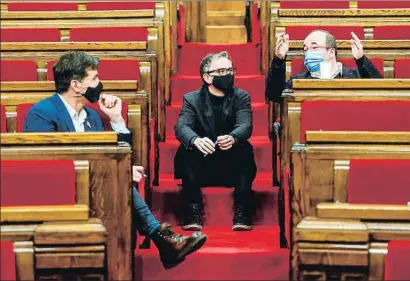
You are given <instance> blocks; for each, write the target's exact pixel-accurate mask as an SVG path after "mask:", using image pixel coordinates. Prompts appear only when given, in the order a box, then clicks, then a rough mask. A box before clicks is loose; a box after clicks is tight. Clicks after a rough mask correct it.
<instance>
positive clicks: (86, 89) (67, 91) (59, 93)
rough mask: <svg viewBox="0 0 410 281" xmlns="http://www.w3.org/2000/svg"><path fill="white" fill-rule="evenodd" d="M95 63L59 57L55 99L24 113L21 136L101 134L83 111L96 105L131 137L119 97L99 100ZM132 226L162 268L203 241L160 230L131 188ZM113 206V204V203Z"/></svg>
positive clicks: (165, 227) (137, 170)
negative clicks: (150, 246) (146, 241)
mask: <svg viewBox="0 0 410 281" xmlns="http://www.w3.org/2000/svg"><path fill="white" fill-rule="evenodd" d="M98 66H99V60H98V59H97V58H96V57H93V56H90V55H88V54H86V53H84V52H71V53H67V54H65V55H63V56H61V57H60V58H59V59H58V61H57V62H56V64H55V65H54V66H53V72H54V80H55V87H56V93H55V94H54V95H53V96H51V97H49V98H46V99H44V100H42V101H40V102H39V103H37V104H35V105H34V106H33V107H32V108H31V109H30V110H29V112H28V113H27V116H26V120H25V125H24V131H25V132H95V131H104V127H103V124H102V121H101V117H100V116H99V114H98V113H97V112H96V111H94V110H93V109H91V108H88V107H86V106H85V105H86V104H87V103H89V102H98V104H99V107H100V109H101V111H102V112H103V113H104V114H106V115H107V116H108V117H109V119H110V122H111V126H112V129H113V130H114V131H115V132H117V133H122V134H130V131H129V130H128V129H127V128H126V126H125V121H124V119H123V118H122V114H121V109H122V106H121V100H120V99H119V98H118V97H115V96H111V95H105V94H101V92H102V90H103V85H102V83H101V81H100V80H99V78H98V71H97V68H98ZM143 172H144V168H143V167H141V166H133V180H134V181H135V182H139V181H140V180H141V179H142V177H143ZM132 191H133V204H134V212H135V224H136V228H137V230H138V231H139V232H140V234H141V235H144V236H147V237H149V238H151V239H152V241H153V242H154V244H155V245H156V246H157V248H158V250H159V254H160V257H161V261H162V263H163V266H164V267H165V268H167V269H168V268H171V267H174V266H175V265H177V264H179V263H180V262H182V261H183V260H184V259H185V257H186V256H187V255H188V254H190V253H192V252H194V251H196V250H198V249H199V248H200V247H202V245H203V244H204V243H205V241H206V236H205V235H203V234H202V233H200V232H196V233H194V234H192V235H191V236H183V235H180V234H177V233H175V232H174V231H173V230H172V228H171V225H169V224H168V223H163V224H160V223H159V222H158V221H157V220H156V219H155V217H154V216H153V214H152V213H151V211H150V210H149V208H148V206H147V205H146V204H145V202H144V200H143V199H142V198H141V196H140V195H139V193H138V191H137V188H136V186H135V185H134V186H133V190H132ZM113 199H114V200H115V198H113Z"/></svg>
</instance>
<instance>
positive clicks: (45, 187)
mask: <svg viewBox="0 0 410 281" xmlns="http://www.w3.org/2000/svg"><path fill="white" fill-rule="evenodd" d="M1 195H2V196H1V199H0V200H1V201H0V202H1V206H2V207H11V206H13V207H17V206H57V205H74V204H75V203H76V173H75V167H74V162H73V161H70V160H42V161H37V160H2V161H1Z"/></svg>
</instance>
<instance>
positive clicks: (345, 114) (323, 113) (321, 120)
mask: <svg viewBox="0 0 410 281" xmlns="http://www.w3.org/2000/svg"><path fill="white" fill-rule="evenodd" d="M301 107H302V109H301V117H300V130H301V142H303V143H304V142H305V133H306V131H308V130H311V131H320V130H324V131H372V132H375V131H381V132H386V131H387V132H388V131H390V132H409V131H410V101H408V100H406V101H405V100H403V101H388V100H381V101H380V100H378V101H376V100H372V101H341V100H327V101H304V102H302V105H301Z"/></svg>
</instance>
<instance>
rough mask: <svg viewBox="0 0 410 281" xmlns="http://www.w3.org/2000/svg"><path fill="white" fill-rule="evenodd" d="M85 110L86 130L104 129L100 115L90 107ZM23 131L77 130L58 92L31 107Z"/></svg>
mask: <svg viewBox="0 0 410 281" xmlns="http://www.w3.org/2000/svg"><path fill="white" fill-rule="evenodd" d="M84 110H85V111H86V112H87V118H86V119H85V126H84V130H85V131H86V132H95V131H104V127H103V124H102V121H101V117H100V115H99V114H98V113H97V112H96V111H95V110H93V109H91V108H88V107H84ZM88 124H89V125H90V126H88ZM23 131H24V132H75V128H74V124H73V121H72V120H71V117H70V114H69V113H68V111H67V108H66V107H65V105H64V103H63V102H62V100H61V99H60V97H59V96H58V94H57V93H56V94H54V95H52V96H51V97H49V98H46V99H44V100H42V101H40V102H38V103H36V104H35V105H33V106H32V107H31V108H30V110H29V111H28V113H27V116H26V119H25V122H24V129H23Z"/></svg>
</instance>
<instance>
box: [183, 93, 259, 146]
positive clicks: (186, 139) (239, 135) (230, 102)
mask: <svg viewBox="0 0 410 281" xmlns="http://www.w3.org/2000/svg"><path fill="white" fill-rule="evenodd" d="M221 122H222V126H221V127H222V132H223V135H232V136H233V137H234V138H235V140H236V142H237V144H241V143H243V142H246V141H247V140H248V139H249V138H250V136H251V134H252V109H251V98H250V95H249V94H248V93H247V92H246V91H244V90H242V89H239V88H236V87H235V88H234V90H233V91H232V93H229V94H227V96H226V97H225V100H224V102H223V104H222V118H221ZM175 136H176V138H177V139H178V141H179V142H180V143H181V145H182V146H183V147H184V148H185V149H192V148H193V147H192V144H193V141H194V140H195V138H197V137H201V138H203V137H208V138H210V139H211V140H212V141H214V142H215V141H216V138H217V137H218V136H217V135H216V132H215V116H214V111H213V107H212V102H211V99H210V97H209V92H208V89H207V88H206V87H202V88H200V89H198V90H196V91H194V92H190V93H188V94H186V95H185V96H184V101H183V105H182V109H181V113H180V115H179V120H178V123H177V125H176V126H175Z"/></svg>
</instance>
